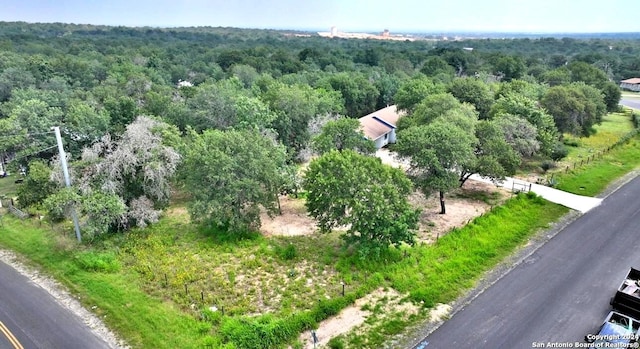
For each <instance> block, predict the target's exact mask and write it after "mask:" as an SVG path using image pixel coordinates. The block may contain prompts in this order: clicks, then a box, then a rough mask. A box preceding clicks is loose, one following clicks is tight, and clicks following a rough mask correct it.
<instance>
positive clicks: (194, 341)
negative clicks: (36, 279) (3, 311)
mask: <svg viewBox="0 0 640 349" xmlns="http://www.w3.org/2000/svg"><path fill="white" fill-rule="evenodd" d="M0 245H1V246H2V247H4V248H8V249H11V250H14V251H16V252H18V253H20V254H22V255H25V256H27V257H28V259H29V260H30V261H31V262H32V263H34V264H36V265H39V266H40V267H41V268H43V269H44V270H45V271H46V272H47V273H49V274H51V275H53V276H54V277H55V278H56V279H57V280H58V281H60V282H62V283H63V284H64V285H66V286H67V287H68V288H69V289H70V290H71V291H72V293H74V294H76V295H79V296H80V300H81V302H82V303H83V304H84V305H85V306H86V307H88V308H89V307H94V306H95V307H96V308H95V310H94V312H95V313H96V314H97V315H98V316H100V317H101V318H102V319H103V320H104V321H105V322H106V323H107V324H108V326H109V327H110V328H111V329H113V330H115V331H116V332H117V333H119V334H120V335H121V336H122V337H124V338H126V340H127V341H128V343H129V344H130V345H131V346H132V347H134V348H167V349H170V348H199V347H201V345H200V343H201V341H202V340H203V333H202V332H200V331H198V328H201V326H200V325H199V322H198V321H197V320H196V319H194V318H193V317H191V316H188V315H186V314H184V313H182V312H181V311H180V310H179V309H177V308H176V307H175V306H174V305H172V304H171V303H169V302H164V301H162V300H161V299H156V298H153V297H150V296H149V295H148V294H146V293H145V292H144V289H143V287H141V286H142V285H140V283H139V281H138V280H139V278H138V276H137V274H135V273H132V272H129V271H126V270H121V271H120V272H112V273H105V272H95V271H87V270H84V269H83V267H82V265H83V264H82V263H79V262H76V256H81V253H83V252H82V250H83V249H84V248H80V247H77V246H74V243H73V242H72V241H70V240H68V239H66V238H64V237H60V236H57V235H55V234H54V233H51V232H48V231H46V230H43V229H41V228H40V227H38V226H37V225H35V224H32V223H31V222H30V221H19V220H17V219H15V218H12V217H11V216H9V215H7V216H4V217H3V218H2V226H1V227H0Z"/></svg>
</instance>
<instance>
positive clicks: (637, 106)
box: [620, 98, 640, 109]
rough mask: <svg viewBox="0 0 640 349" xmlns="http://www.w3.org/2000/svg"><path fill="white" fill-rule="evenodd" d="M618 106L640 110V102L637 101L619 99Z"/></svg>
mask: <svg viewBox="0 0 640 349" xmlns="http://www.w3.org/2000/svg"><path fill="white" fill-rule="evenodd" d="M620 104H621V105H624V106H625V107H629V108H633V109H640V100H638V99H624V98H623V99H621V100H620Z"/></svg>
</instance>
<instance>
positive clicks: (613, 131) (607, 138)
mask: <svg viewBox="0 0 640 349" xmlns="http://www.w3.org/2000/svg"><path fill="white" fill-rule="evenodd" d="M594 129H595V130H596V132H595V134H593V135H591V136H589V137H581V138H576V137H574V136H569V135H565V143H569V144H576V143H577V144H578V145H579V146H578V147H573V146H569V154H568V155H567V157H566V158H564V159H563V160H562V161H560V162H559V163H558V167H559V168H566V166H570V167H573V164H574V163H576V162H580V161H581V160H582V161H586V159H587V157H589V156H593V155H594V154H597V153H598V152H601V151H603V150H605V149H607V148H608V147H610V146H611V145H613V144H614V143H616V141H618V139H620V138H622V137H623V136H624V135H625V134H627V133H629V132H631V131H632V130H633V124H632V122H631V114H630V112H629V111H625V112H623V113H610V114H607V115H606V116H605V117H604V118H603V120H602V123H601V124H600V125H596V126H595V127H594Z"/></svg>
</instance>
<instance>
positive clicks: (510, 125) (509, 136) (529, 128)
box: [493, 114, 540, 158]
mask: <svg viewBox="0 0 640 349" xmlns="http://www.w3.org/2000/svg"><path fill="white" fill-rule="evenodd" d="M493 121H494V122H495V123H496V124H497V125H498V126H499V127H500V129H501V130H502V134H503V135H504V140H505V141H506V142H507V143H508V144H509V145H510V146H511V148H512V149H513V150H514V151H516V152H517V153H518V154H520V156H522V157H527V158H530V157H532V156H533V155H535V154H536V153H537V152H538V150H539V149H540V142H539V141H538V140H537V137H536V136H537V133H538V130H537V129H536V127H535V126H533V125H532V124H531V123H530V122H529V121H527V120H526V119H524V118H521V117H517V116H515V115H510V114H502V115H500V116H499V117H497V118H495V119H493Z"/></svg>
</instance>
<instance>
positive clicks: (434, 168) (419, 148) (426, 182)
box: [396, 118, 477, 214]
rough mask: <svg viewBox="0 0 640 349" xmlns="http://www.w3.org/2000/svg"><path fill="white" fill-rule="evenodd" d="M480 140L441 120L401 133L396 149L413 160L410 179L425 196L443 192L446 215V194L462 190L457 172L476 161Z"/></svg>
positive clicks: (441, 198)
mask: <svg viewBox="0 0 640 349" xmlns="http://www.w3.org/2000/svg"><path fill="white" fill-rule="evenodd" d="M476 143H477V140H476V138H475V136H474V135H473V131H472V130H471V131H470V130H464V129H461V128H460V127H458V126H457V125H455V124H454V123H451V122H447V121H446V119H445V118H440V119H438V120H437V121H434V122H432V123H430V124H428V125H422V126H414V127H410V128H408V129H406V130H404V131H402V132H401V133H399V134H398V143H397V144H396V150H397V152H398V154H400V155H401V156H403V157H406V158H408V159H409V160H410V168H409V171H408V173H409V177H410V178H411V179H412V180H413V182H414V184H415V185H416V187H417V188H419V189H420V190H422V192H423V193H424V194H425V195H430V194H431V193H432V192H433V191H437V192H439V196H440V213H441V214H445V213H446V207H445V199H444V195H445V193H446V192H448V191H450V190H452V189H454V188H456V187H458V185H459V177H458V172H457V170H458V169H460V168H463V167H465V166H468V164H469V163H471V162H472V161H474V158H475V155H474V149H475V145H476Z"/></svg>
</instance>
